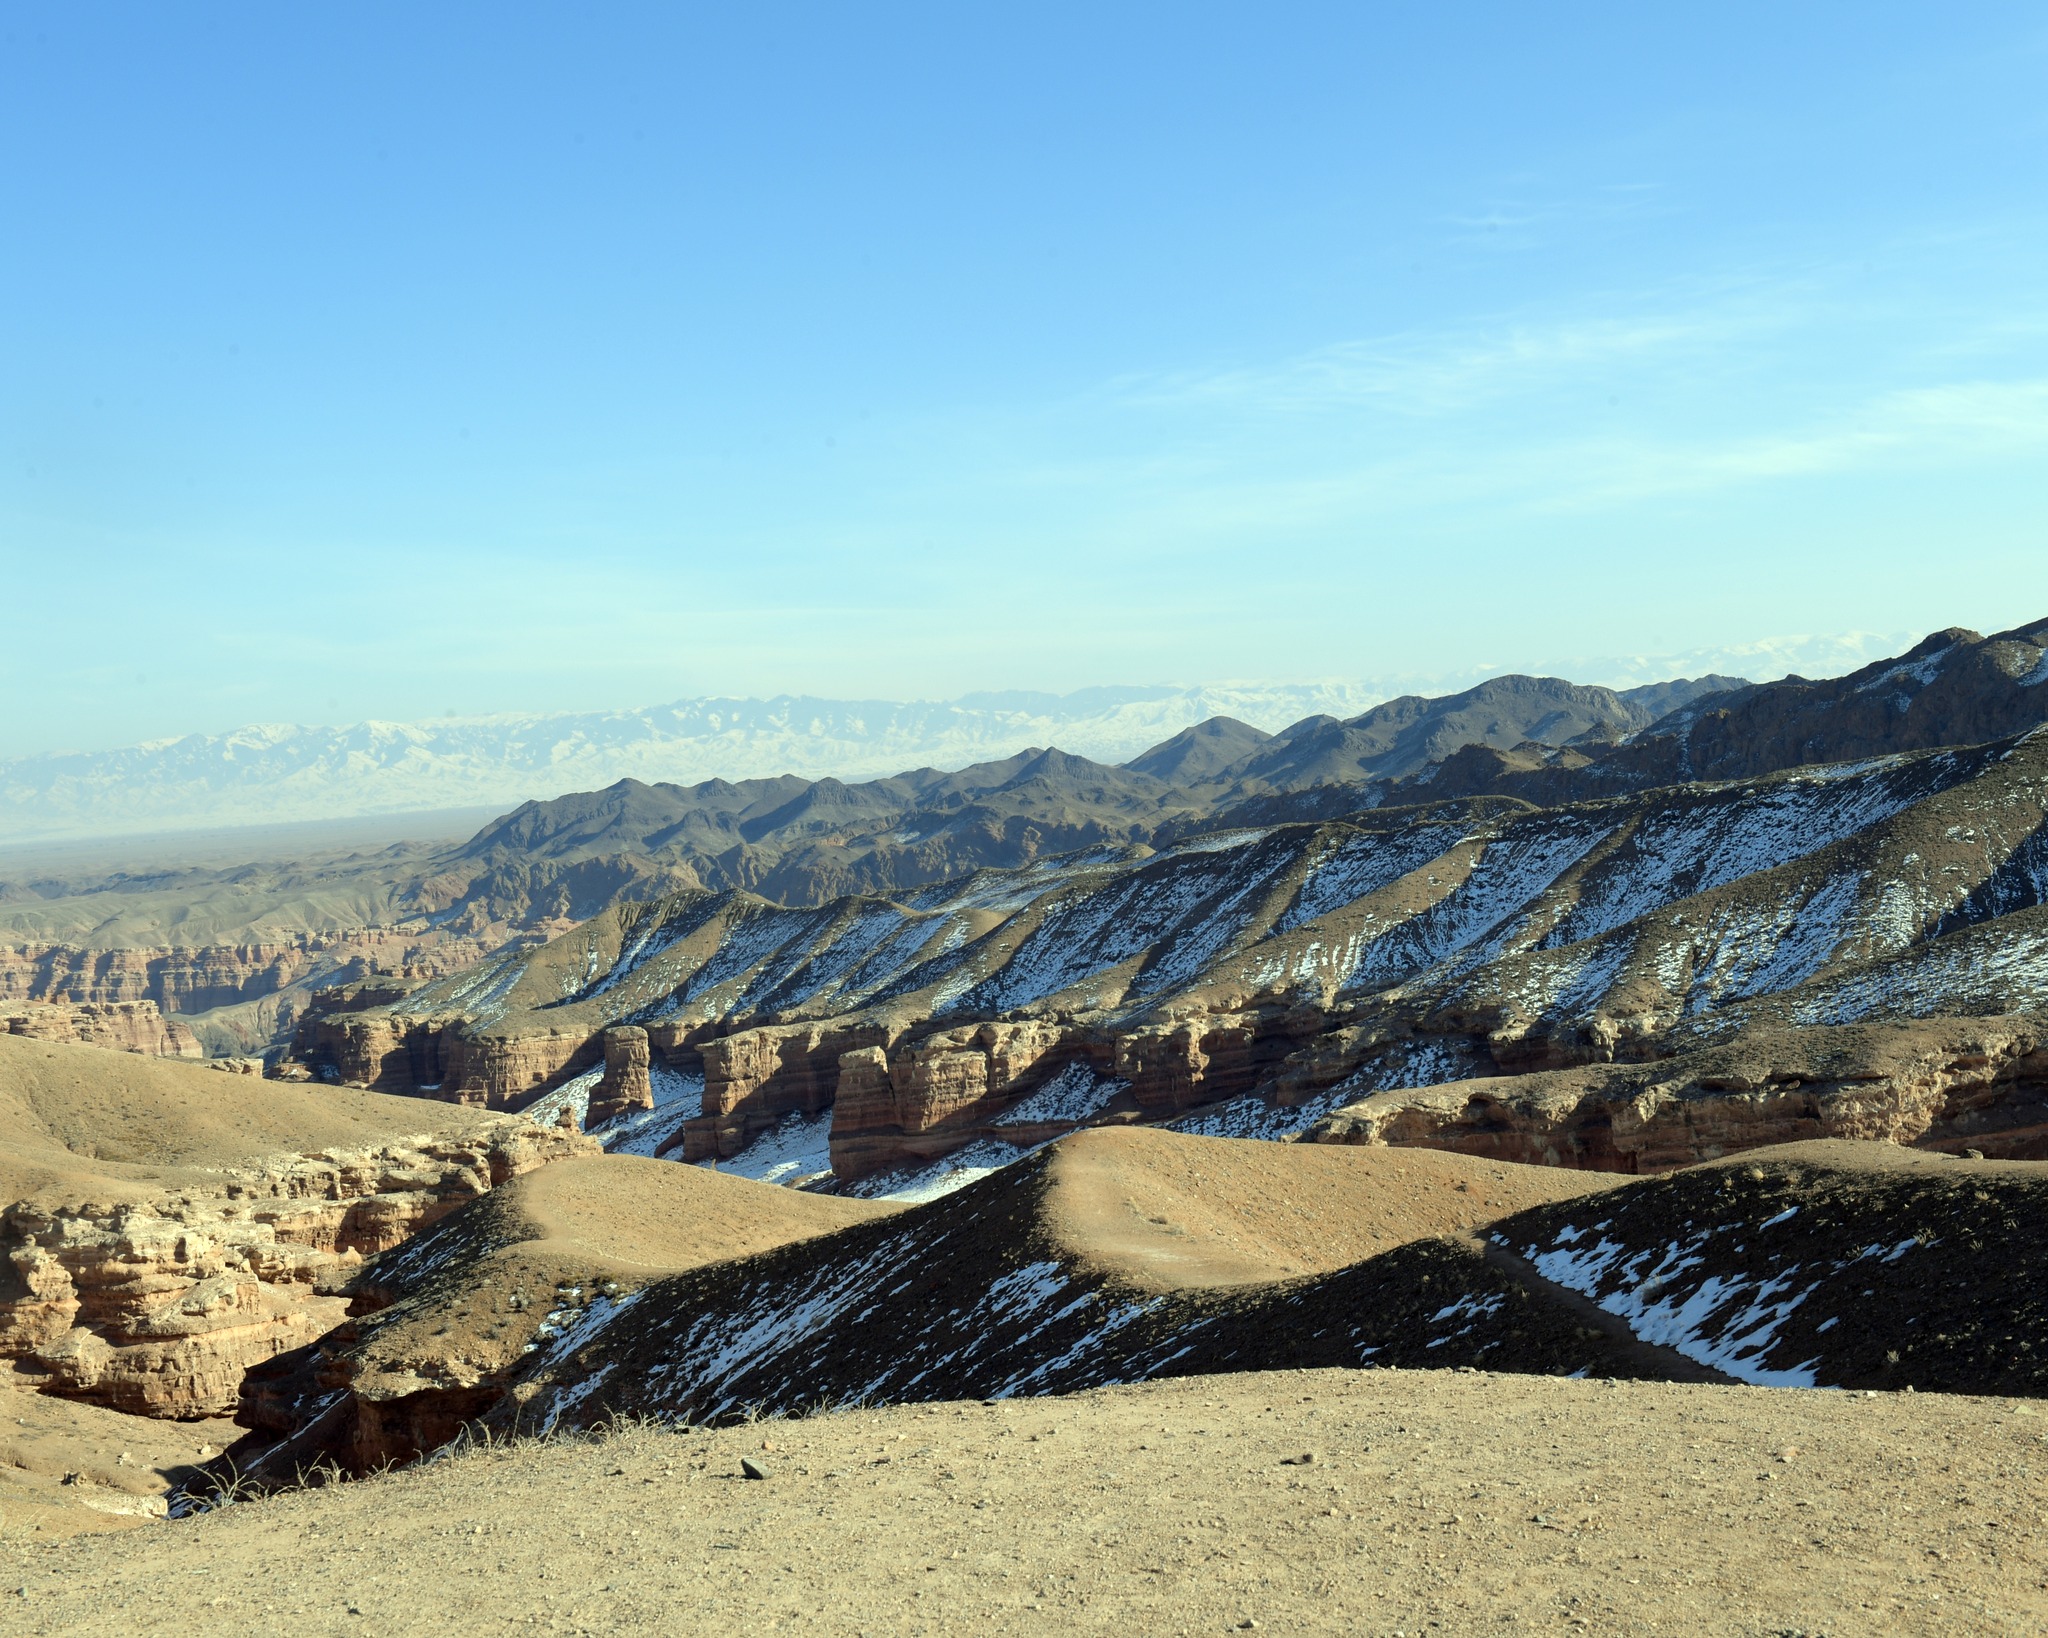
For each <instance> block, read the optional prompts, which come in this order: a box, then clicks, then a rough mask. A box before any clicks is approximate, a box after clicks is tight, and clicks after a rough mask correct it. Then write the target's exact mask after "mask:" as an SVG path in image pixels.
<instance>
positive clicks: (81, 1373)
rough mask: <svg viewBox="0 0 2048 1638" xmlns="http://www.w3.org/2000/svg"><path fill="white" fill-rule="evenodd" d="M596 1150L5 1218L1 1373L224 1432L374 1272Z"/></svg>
mask: <svg viewBox="0 0 2048 1638" xmlns="http://www.w3.org/2000/svg"><path fill="white" fill-rule="evenodd" d="M595 1150H596V1144H595V1143H594V1142H593V1141H592V1140H590V1139H588V1138H582V1137H577V1136H574V1135H572V1134H569V1133H566V1132H559V1131H555V1130H551V1129H542V1128H540V1127H537V1126H534V1125H532V1124H531V1123H530V1122H527V1121H522V1120H510V1119H508V1120H505V1121H502V1122H497V1123H493V1124H492V1125H490V1126H488V1127H485V1128H483V1129H481V1130H478V1131H475V1132H473V1133H471V1134H469V1135H466V1136H456V1137H443V1138H421V1139H416V1140H413V1141H410V1142H402V1143H392V1144H386V1145H383V1146H380V1147H378V1148H375V1149H367V1150H361V1151H349V1152H337V1153H330V1154H319V1155H312V1156H306V1157H303V1158H298V1159H289V1160H281V1161H279V1162H276V1163H275V1164H270V1165H265V1166H260V1167H252V1168H239V1169H234V1170H230V1171H226V1172H223V1173H220V1174H217V1175H218V1177H219V1182H218V1184H217V1185H214V1186H207V1184H206V1182H205V1180H204V1179H203V1178H201V1179H198V1180H196V1181H195V1182H194V1184H193V1186H191V1187H188V1188H185V1189H181V1190H179V1191H178V1192H176V1193H174V1194H166V1195H164V1196H163V1197H161V1198H157V1199H151V1200H143V1201H132V1200H131V1201H125V1202H121V1203H117V1204H96V1203H93V1202H90V1201H80V1202H76V1203H72V1204H62V1205H51V1204H28V1203H17V1204H15V1205H13V1206H10V1207H8V1208H7V1209H6V1210H5V1212H4V1213H0V1358H6V1359H9V1360H12V1361H13V1362H14V1366H15V1369H16V1371H17V1372H18V1373H19V1374H20V1375H21V1376H22V1377H24V1378H26V1379H28V1380H29V1381H32V1382H35V1383H37V1384H39V1385H40V1386H41V1388H42V1389H43V1391H45V1392H48V1393H53V1394H60V1395H64V1396H68V1397H72V1398H77V1399H84V1400H90V1401H93V1402H96V1403H99V1404H103V1405H107V1406H110V1407H112V1408H114V1409H116V1410H121V1411H127V1412H131V1413H134V1414H137V1415H143V1416H157V1417H174V1418H178V1417H199V1416H218V1415H222V1414H225V1413H226V1412H229V1411H231V1410H232V1409H233V1408H234V1406H235V1403H236V1398H237V1393H238V1391H239V1388H240V1384H241V1380H242V1376H243V1373H244V1372H246V1371H247V1370H248V1369H249V1368H250V1367H251V1366H253V1365H256V1364H259V1363H261V1362H262V1361H264V1360H267V1359H269V1358H271V1357H272V1356H273V1355H275V1354H278V1353H280V1352H283V1351H284V1350H286V1349H290V1348H295V1347H299V1346H302V1345H304V1344H306V1343H308V1342H310V1341H312V1339H313V1338H315V1337H317V1336H319V1335H320V1334H321V1333H322V1332H324V1331H326V1330H328V1329H329V1328H330V1327H331V1326H333V1325H335V1324H337V1323H339V1321H340V1320H341V1318H342V1317H343V1314H344V1312H345V1311H346V1306H347V1305H346V1302H345V1300H344V1299H343V1298H342V1297H341V1296H340V1295H339V1293H340V1292H341V1290H342V1288H343V1286H344V1285H345V1284H346V1282H347V1281H348V1279H349V1278H350V1277H351V1276H352V1275H353V1274H354V1273H356V1272H357V1270H358V1269H359V1268H360V1267H361V1266H362V1264H363V1261H364V1260H365V1259H366V1258H370V1257H374V1256H376V1255H377V1254H378V1253H379V1252H382V1251H386V1250H389V1249H390V1248H391V1247H393V1246H396V1245H398V1244H399V1243H400V1242H401V1241H403V1240H404V1239H406V1238H407V1237H408V1236H409V1235H411V1234H413V1233H414V1232H416V1231H417V1230H418V1229H420V1228H421V1227H423V1226H424V1225H426V1224H428V1223H431V1222H433V1221H434V1220H435V1219H436V1218H438V1217H441V1216H443V1215H445V1214H446V1213H448V1212H450V1211H453V1210H454V1209H455V1208H456V1207H457V1206H459V1205H461V1204H462V1203H463V1202H465V1201H467V1200H472V1199H474V1198H476V1197H477V1196H478V1195H480V1194H482V1193H484V1192H485V1191H487V1190H489V1189H491V1188H493V1187H494V1186H496V1185H498V1184H501V1183H503V1182H506V1181H507V1180H508V1179H510V1178H513V1177H516V1176H519V1175H520V1174H521V1173H524V1172H528V1171H532V1170H534V1169H535V1168H537V1167H539V1166H542V1165H545V1164H547V1163H548V1162H550V1161H552V1160H557V1159H561V1158H564V1157H567V1156H570V1155H578V1154H587V1153H592V1152H595Z"/></svg>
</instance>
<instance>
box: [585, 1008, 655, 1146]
mask: <svg viewBox="0 0 2048 1638" xmlns="http://www.w3.org/2000/svg"><path fill="white" fill-rule="evenodd" d="M649 1062H650V1056H649V1052H648V1047H647V1031H645V1030H644V1029H642V1028H640V1027H639V1025H637V1024H619V1025H616V1026H614V1027H613V1028H611V1029H608V1030H606V1031H605V1032H604V1078H603V1079H602V1080H600V1081H599V1082H598V1083H597V1085H596V1086H595V1087H593V1088H592V1089H591V1093H590V1115H589V1120H588V1124H589V1125H591V1126H603V1125H604V1124H606V1123H607V1122H608V1121H614V1120H617V1119H618V1118H619V1117H620V1116H621V1115H630V1114H634V1113H636V1112H637V1111H639V1110H642V1109H652V1108H653V1107H654V1083H653V1081H652V1080H651V1079H650V1078H649V1076H648V1073H647V1067H648V1064H649Z"/></svg>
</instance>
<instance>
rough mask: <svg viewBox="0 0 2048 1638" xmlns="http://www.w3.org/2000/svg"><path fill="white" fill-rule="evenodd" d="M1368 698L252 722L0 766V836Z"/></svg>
mask: <svg viewBox="0 0 2048 1638" xmlns="http://www.w3.org/2000/svg"><path fill="white" fill-rule="evenodd" d="M1382 698H1384V691H1383V690H1379V689H1375V688H1373V687H1371V686H1370V685H1368V684H1365V683H1326V684H1312V685H1299V686H1289V685H1276V686H1246V687H1229V686H1224V687H1209V688H1091V689H1085V690H1083V691H1081V692H1079V693H1075V694H1066V695H1057V694H1033V693H987V694H970V695H966V696H964V697H963V698H960V699H957V700H946V701H938V702H917V703H908V704H906V703H903V702H900V701H892V700H828V699H810V698H798V697H790V696H779V697H777V698H775V699H770V700H755V699H699V700H678V701H676V702H675V703H673V704H670V705H660V706H650V707H648V708H647V709H645V710H640V711H606V712H588V713H562V714H557V715H552V716H492V717H480V718H466V719H450V720H447V721H440V722H419V723H403V722H364V723H357V724H354V725H352V726H349V727H341V728H322V727H301V726H294V725H281V724H257V725H253V726H250V727H246V728H240V729H236V730H235V731H233V732H232V733H226V734H188V735H185V736H184V737H182V738H178V739H171V740H158V741H155V742H153V743H150V744H146V745H136V746H131V747H128V748H127V749H125V750H117V751H93V752H62V753H56V754H52V755H45V756H31V757H20V758H16V759H14V760H12V761H8V762H0V841H20V840H28V839H31V838H36V837H43V836H64V837H77V836H82V835H92V834H116V833H121V832H134V831H144V830H174V829H179V828H183V827H188V826H220V825H232V824H257V823H274V822H282V821H288V820H301V819H332V818H336V817H339V816H342V815H346V814H364V813H396V812H406V811H412V810H424V809H435V808H460V807H472V806H480V805H482V804H485V803H503V804H504V805H506V806H508V807H509V806H511V805H513V804H515V803H519V802H525V801H530V800H534V799H537V798H538V799H545V798H548V797H553V796H558V795H560V794H562V793H563V792H565V791H579V790H594V789H596V788H598V787H600V786H604V785H610V784H612V783H614V782H615V781H617V780H620V779H639V780H644V781H647V782H649V783H654V782H658V781H670V782H676V783H689V782H693V781H697V780H704V779H732V780H737V779H749V778H761V777H773V776H778V775H785V774H788V775H797V776H800V777H803V778H806V779H817V778H823V777H826V776H831V777H834V778H839V779H867V778H873V777H876V776H879V775H886V774H893V773H898V772H900V771H902V770H903V769H906V768H916V767H932V766H937V767H958V766H961V765H962V764H965V763H969V762H978V761H982V760H985V759H988V758H994V757H1005V756H1009V755H1012V754H1013V753H1015V752H1017V751H1020V750H1022V749H1024V748H1025V747H1027V746H1033V745H1051V744H1057V745H1059V746H1060V747H1061V748H1062V749H1063V750H1066V751H1070V752H1072V753H1074V754H1075V755H1078V756H1085V757H1090V758H1093V759H1095V760H1098V761H1104V762H1117V761H1121V760H1122V759H1123V758H1125V757H1129V756H1135V755H1136V754H1137V753H1139V752H1140V751H1143V750H1144V749H1145V748H1146V747H1147V746H1150V745H1154V744H1157V743H1158V742H1159V741H1160V740H1163V739H1165V738H1167V737H1168V736H1169V735H1171V734H1173V733H1175V732H1177V731H1178V730H1180V729H1182V728H1185V727H1187V726H1188V725H1189V724H1191V723H1196V722H1200V721H1202V720H1204V719H1205V718H1208V717H1215V716H1225V717H1234V718H1237V719H1240V720H1242V721H1244V722H1247V723H1250V724H1252V725H1253V726H1254V727H1258V728H1262V729H1266V730H1274V729H1279V728H1282V727H1285V726H1286V725H1287V724H1289V723H1292V722H1296V721H1299V720H1300V719H1302V718H1303V717H1307V716H1312V715H1316V714H1318V713H1325V714H1329V715H1333V716H1351V715H1354V714H1356V713H1358V712H1360V711H1363V710H1364V709H1366V708H1367V707H1368V706H1370V705H1372V704H1374V703H1375V702H1377V701H1378V700H1380V699H1382Z"/></svg>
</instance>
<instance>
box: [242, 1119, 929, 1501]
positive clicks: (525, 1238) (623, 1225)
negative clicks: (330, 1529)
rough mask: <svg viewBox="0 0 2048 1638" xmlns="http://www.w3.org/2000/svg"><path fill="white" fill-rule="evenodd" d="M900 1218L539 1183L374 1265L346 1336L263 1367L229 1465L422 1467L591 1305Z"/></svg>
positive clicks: (582, 1175) (722, 1196)
mask: <svg viewBox="0 0 2048 1638" xmlns="http://www.w3.org/2000/svg"><path fill="white" fill-rule="evenodd" d="M896 1209H897V1208H895V1207H893V1206H888V1205H883V1204H878V1203H874V1202H869V1201H864V1200H842V1199H836V1198H833V1197H831V1196H824V1195H812V1194H802V1193H799V1192H797V1191H794V1190H791V1189H780V1188H774V1187H771V1186H769V1185H766V1184H760V1183H750V1182H747V1181H746V1180H744V1179H741V1178H731V1177H724V1176H721V1175H719V1174H717V1173H715V1172H707V1171H703V1170H700V1169H699V1168H697V1167H695V1166H678V1165H675V1164H673V1163H672V1162H668V1161H658V1160H645V1159H639V1158H636V1157H632V1156H623V1155H595V1156H591V1157H589V1158H586V1159H579V1160H567V1161H562V1162H559V1163H557V1164H555V1165H553V1166H549V1167H546V1168H544V1169H543V1170H541V1171H538V1172H533V1173H529V1174H527V1175H526V1176H524V1177H520V1178H516V1179H514V1180H513V1181H512V1182H510V1183H507V1184H506V1185H504V1186H503V1187H502V1188H498V1189H494V1190H492V1191H491V1193H489V1194H488V1195H485V1196H484V1197H483V1198H481V1199H479V1200H477V1201H475V1202H473V1203H472V1204H471V1205H469V1206H468V1207H466V1208H464V1209H463V1210H462V1211H460V1212H457V1213H455V1214H454V1215H453V1216H450V1217H448V1218H444V1219H443V1220H442V1221H441V1222H439V1223H437V1224H434V1225H433V1226H432V1227H430V1228H428V1229H427V1230H426V1231H425V1232H423V1233H421V1234H420V1235H418V1236H416V1237H415V1238H414V1239H412V1240H411V1241H409V1242H407V1243H406V1244H405V1245H404V1246H401V1247H400V1248H398V1249H397V1250H396V1251H394V1252H391V1253H389V1254H387V1255H386V1256H385V1257H383V1258H382V1259H380V1260H379V1261H378V1262H377V1263H375V1264H374V1265H372V1266H371V1267H370V1268H368V1269H366V1270H365V1271H364V1272H363V1274H362V1275H361V1276H359V1277H358V1279H357V1280H356V1281H355V1282H354V1283H353V1284H352V1285H351V1287H350V1294H351V1297H352V1302H351V1313H352V1314H353V1315H354V1316H356V1317H355V1318H354V1319H352V1320H351V1321H350V1322H349V1323H347V1324H345V1325H343V1326H341V1327H339V1328H338V1329H336V1330H334V1331H332V1332H330V1333H328V1335H326V1336H324V1337H322V1338H321V1339H320V1340H319V1341H318V1342H317V1343H316V1344H314V1345H313V1346H312V1347H310V1348H304V1349H300V1350H297V1351H296V1352H294V1353H292V1354H289V1355H280V1356H279V1357H278V1358H276V1359H274V1360H272V1361H270V1362H269V1363H268V1364H266V1365H263V1366H260V1367H258V1368H256V1369H255V1370H252V1371H251V1372H250V1373H249V1375H248V1377H247V1378H245V1380H244V1383H243V1391H242V1403H241V1406H240V1408H239V1410H238V1412H237V1415H238V1418H239V1419H240V1420H241V1421H242V1423H243V1424H244V1426H246V1427H249V1428H251V1429H252V1430H254V1431H253V1433H252V1436H251V1438H250V1439H249V1440H248V1441H245V1442H244V1443H242V1444H240V1445H238V1446H237V1447H236V1448H235V1450H234V1451H232V1452H231V1453H230V1457H231V1461H232V1463H233V1464H234V1466H235V1467H236V1468H237V1469H238V1470H239V1471H241V1472H243V1473H244V1474H245V1475H250V1476H256V1477H261V1478H264V1479H266V1480H269V1481H272V1482H275V1481H279V1480H282V1479H284V1478H288V1477H290V1476H292V1475H293V1474H294V1473H295V1472H296V1471H297V1469H299V1468H300V1467H302V1466H306V1465H308V1464H310V1463H313V1462H315V1461H317V1460H318V1459H319V1458H320V1457H322V1456H333V1457H334V1458H335V1459H337V1460H339V1461H341V1462H343V1463H344V1464H345V1465H347V1466H348V1467H350V1468H352V1469H354V1470H357V1471H364V1470H368V1469H370V1468H374V1467H377V1466H380V1465H382V1464H383V1463H386V1462H389V1461H402V1460H406V1459H409V1458H410V1457H412V1456H415V1455H418V1454H419V1453H420V1452H422V1451H425V1450H430V1449H433V1448H434V1447H435V1446H437V1445H439V1444H441V1443H443V1442H444V1441H445V1440H447V1439H449V1438H452V1437H453V1436H454V1434H455V1433H456V1432H457V1431H458V1430H459V1429H460V1428H461V1427H462V1425H463V1424H464V1423H465V1422H467V1421H470V1420H472V1419H473V1418H475V1417H477V1416H479V1415H481V1414H483V1413H485V1412H486V1411H488V1410H490V1409H491V1408H492V1407H493V1406H495V1405H496V1403H497V1402H498V1399H499V1398H500V1396H501V1395H502V1394H503V1393H504V1391H505V1388H506V1385H507V1383H508V1382H509V1380H510V1379H511V1377H512V1375H513V1374H514V1372H515V1371H516V1369H517V1367H518V1366H519V1364H520V1363H521V1361H522V1360H523V1359H524V1358H525V1357H526V1356H527V1355H529V1354H531V1353H532V1352H533V1351H534V1350H535V1349H536V1348H537V1347H539V1346H541V1345H542V1344H544V1343H546V1342H549V1341H551V1340H554V1339H557V1338H559V1337H561V1336H562V1335H563V1333H564V1331H565V1329H567V1328H569V1327H570V1326H572V1325H573V1324H574V1323H575V1321H576V1320H577V1319H578V1318H580V1316H581V1314H582V1312H583V1305H584V1304H585V1303H587V1302H590V1301H593V1300H595V1301H600V1302H601V1301H606V1300H610V1299H614V1298H617V1297H618V1296H620V1295H621V1294H623V1293H625V1292H628V1291H631V1290H633V1289H635V1288H637V1287H639V1286H640V1285H642V1284H644V1283H645V1282H646V1281H648V1280H650V1279H653V1278H656V1277H658V1276H661V1275H664V1274H671V1273H675V1272H677V1271H679V1270H684V1269H693V1268H698V1267H701V1266H703V1265H705V1264H707V1263H714V1262H718V1261H721V1260H723V1259H726V1258H733V1257H749V1256H754V1255H758V1254H760V1253H762V1252H765V1251H768V1250H770V1249H772V1248H775V1247H779V1246H785V1245H788V1244H790V1243H791V1242H793V1241H799V1240H806V1239H810V1238H813V1237H815V1236H817V1235H821V1234H828V1233H830V1232H832V1231H833V1230H835V1229H840V1228H844V1227H846V1226H847V1225H849V1224H853V1223H864V1222H868V1221H871V1220H873V1219H875V1218H880V1217H886V1216H889V1215H890V1214H891V1213H892V1212H894V1211H895V1210H896Z"/></svg>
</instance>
